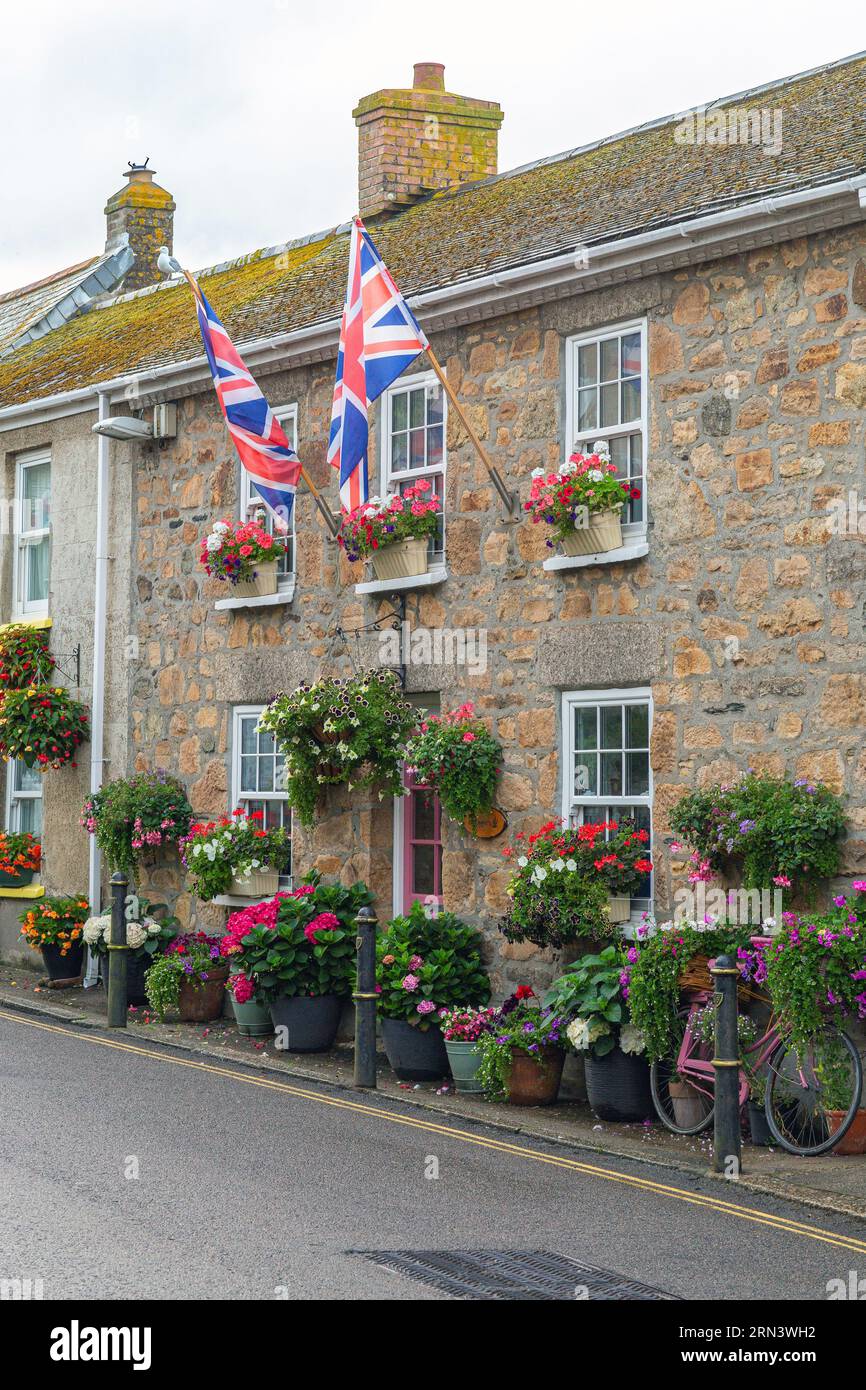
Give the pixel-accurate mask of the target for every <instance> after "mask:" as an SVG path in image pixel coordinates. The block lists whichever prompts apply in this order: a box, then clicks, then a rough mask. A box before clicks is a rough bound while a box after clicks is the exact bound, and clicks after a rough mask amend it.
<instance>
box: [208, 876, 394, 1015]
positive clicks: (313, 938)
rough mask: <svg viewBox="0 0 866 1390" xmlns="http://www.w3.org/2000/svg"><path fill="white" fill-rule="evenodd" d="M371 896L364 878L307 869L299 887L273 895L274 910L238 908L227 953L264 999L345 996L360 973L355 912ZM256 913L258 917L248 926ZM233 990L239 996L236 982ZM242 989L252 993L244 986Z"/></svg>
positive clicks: (260, 906)
mask: <svg viewBox="0 0 866 1390" xmlns="http://www.w3.org/2000/svg"><path fill="white" fill-rule="evenodd" d="M372 901H373V897H372V894H371V892H370V890H369V888H368V887H367V885H366V884H365V883H353V884H352V885H351V886H349V887H347V886H345V885H344V884H342V883H330V884H326V883H322V882H321V880H320V878H319V876H318V875H317V874H311V875H308V878H307V881H305V882H304V883H303V884H302V885H301V886H300V887H299V888H296V889H295V890H294V891H293V892H291V893H279V894H277V896H276V898H274V899H272V904H275V905H276V908H275V910H272V908H271V907H269V905H268V904H257V905H256V907H255V908H248V909H245V910H244V912H241V913H234V914H233V915H232V917H230V918H229V934H228V936H227V938H226V939H224V942H223V955H224V956H225V957H226V958H227V960H228V962H229V964H230V965H231V968H232V970H233V971H237V972H238V973H241V974H243V975H244V976H246V978H247V979H248V980H249V981H251V982H252V984H253V986H254V997H255V998H256V1000H257V1001H258V1002H260V1003H266V1004H271V1003H273V1002H274V1000H276V999H281V998H290V999H291V998H295V997H297V996H299V995H305V996H307V997H311V998H316V997H320V996H322V995H326V994H336V995H340V996H342V997H345V996H346V995H348V994H350V993H351V990H352V983H353V980H354V977H355V955H356V951H355V934H356V927H355V918H356V916H357V915H358V912H359V911H360V909H361V908H362V907H369V905H370V904H371V903H372ZM263 909H265V910H264V911H263ZM253 914H257V915H258V917H259V920H258V921H257V922H256V923H254V924H253V925H250V926H249V930H246V927H247V926H248V922H249V918H250V917H251V916H252V915H253ZM238 919H242V920H241V921H238ZM240 933H243V934H240ZM234 993H235V998H237V997H238V995H237V988H236V987H234ZM242 993H244V994H246V995H247V999H248V998H249V997H250V996H249V994H248V993H247V991H246V989H244V988H243V987H242ZM242 1002H243V1001H242Z"/></svg>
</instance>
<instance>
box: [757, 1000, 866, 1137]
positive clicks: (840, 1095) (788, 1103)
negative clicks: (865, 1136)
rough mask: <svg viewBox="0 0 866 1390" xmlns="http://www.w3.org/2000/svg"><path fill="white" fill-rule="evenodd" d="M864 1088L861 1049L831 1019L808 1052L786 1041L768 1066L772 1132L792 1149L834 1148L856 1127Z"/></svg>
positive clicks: (767, 1104)
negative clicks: (858, 1050) (852, 1125)
mask: <svg viewBox="0 0 866 1390" xmlns="http://www.w3.org/2000/svg"><path fill="white" fill-rule="evenodd" d="M862 1089H863V1068H862V1065H861V1063H860V1057H859V1054H858V1052H857V1049H856V1047H855V1046H854V1044H853V1042H852V1041H851V1039H850V1038H849V1037H848V1034H847V1033H843V1032H842V1030H841V1028H835V1027H833V1025H832V1024H828V1025H827V1027H826V1028H825V1029H824V1030H823V1032H821V1033H819V1034H818V1035H817V1037H815V1038H813V1039H812V1041H811V1042H810V1043H809V1044H808V1046H807V1047H806V1048H805V1050H804V1052H803V1055H802V1056H798V1055H797V1053H796V1051H795V1049H794V1048H793V1047H792V1046H790V1045H789V1044H788V1043H787V1042H785V1041H782V1042H780V1043H779V1046H778V1047H777V1048H776V1050H775V1052H774V1053H773V1054H772V1056H771V1057H770V1061H769V1064H768V1071H767V1094H766V1099H765V1103H764V1109H765V1113H766V1116H767V1124H768V1125H769V1127H770V1133H771V1134H772V1136H773V1138H774V1139H775V1140H776V1142H777V1143H778V1144H781V1146H782V1148H783V1149H787V1151H788V1153H791V1154H798V1155H800V1156H801V1157H807V1156H810V1155H811V1156H815V1155H816V1154H824V1153H828V1152H829V1151H830V1149H832V1148H833V1147H834V1146H835V1145H836V1144H838V1142H839V1140H840V1139H841V1138H842V1136H843V1135H844V1134H846V1133H847V1131H848V1130H849V1129H850V1127H851V1124H852V1122H853V1120H854V1116H855V1115H856V1113H857V1108H858V1106H859V1104H860V1095H861V1092H862Z"/></svg>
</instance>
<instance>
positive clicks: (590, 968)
mask: <svg viewBox="0 0 866 1390" xmlns="http://www.w3.org/2000/svg"><path fill="white" fill-rule="evenodd" d="M629 951H632V952H633V953H636V948H635V947H626V946H621V945H613V944H611V945H610V946H605V948H604V950H602V951H600V952H599V953H598V954H597V955H590V956H582V957H581V958H580V960H577V961H575V962H574V964H572V965H569V966H568V967H566V969H565V970H564V971H563V973H562V974H561V975H560V976H559V977H558V978H557V979H556V980H554V982H553V984H552V985H551V986H550V989H549V990H548V991H547V993H546V994H545V996H544V1003H545V1005H546V1007H548V1008H550V1009H552V1010H553V1012H554V1013H555V1014H556V1015H558V1017H559V1018H560V1019H562V1020H563V1021H564V1023H565V1037H566V1039H567V1040H568V1042H569V1043H570V1045H571V1046H572V1047H573V1048H574V1051H575V1052H591V1053H592V1055H593V1057H604V1056H606V1055H607V1053H608V1052H610V1051H612V1049H613V1048H614V1047H617V1046H618V1047H619V1048H620V1050H621V1051H623V1052H626V1053H629V1054H631V1053H641V1052H643V1051H644V1050H645V1048H646V1044H645V1042H644V1038H643V1034H642V1033H641V1031H640V1029H639V1028H636V1027H635V1026H634V1024H633V1023H632V1022H631V1018H630V1014H629V1008H628V1001H627V999H626V998H625V996H624V994H623V990H624V988H626V986H625V985H624V984H623V979H624V977H625V973H626V967H627V965H628V952H629Z"/></svg>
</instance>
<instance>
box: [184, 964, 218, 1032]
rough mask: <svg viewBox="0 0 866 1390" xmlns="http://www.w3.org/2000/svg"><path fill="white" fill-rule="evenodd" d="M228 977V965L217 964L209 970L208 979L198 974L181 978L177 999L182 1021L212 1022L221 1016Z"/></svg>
mask: <svg viewBox="0 0 866 1390" xmlns="http://www.w3.org/2000/svg"><path fill="white" fill-rule="evenodd" d="M228 977H229V968H228V966H227V965H215V966H214V967H213V969H211V970H208V972H207V979H206V980H200V979H199V978H198V976H197V975H195V976H193V977H192V978H190V979H186V978H185V979H183V980H181V982H180V994H179V996H178V1001H177V1006H178V1009H179V1010H180V1017H181V1022H182V1023H211V1022H212V1021H213V1020H214V1019H215V1018H219V1016H220V1014H221V1013H222V1011H223V1001H224V1000H225V994H226V988H225V986H226V980H227V979H228Z"/></svg>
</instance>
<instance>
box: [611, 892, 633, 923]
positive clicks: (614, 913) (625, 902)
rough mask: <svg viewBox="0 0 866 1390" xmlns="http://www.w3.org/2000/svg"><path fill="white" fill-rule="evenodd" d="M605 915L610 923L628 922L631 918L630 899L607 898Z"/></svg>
mask: <svg viewBox="0 0 866 1390" xmlns="http://www.w3.org/2000/svg"><path fill="white" fill-rule="evenodd" d="M607 915H608V917H609V918H610V920H611V921H612V922H628V921H629V919H630V917H631V898H618V897H613V896H611V897H609V898H608V900H607Z"/></svg>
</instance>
